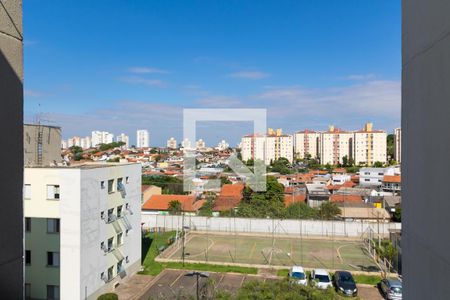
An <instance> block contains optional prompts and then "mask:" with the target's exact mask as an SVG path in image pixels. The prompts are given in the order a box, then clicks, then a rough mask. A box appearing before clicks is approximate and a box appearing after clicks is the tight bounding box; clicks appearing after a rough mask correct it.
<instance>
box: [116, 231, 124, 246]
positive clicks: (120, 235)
mask: <svg viewBox="0 0 450 300" xmlns="http://www.w3.org/2000/svg"><path fill="white" fill-rule="evenodd" d="M122 236H123V233H119V234H118V235H117V246H120V245H122V244H123V239H122Z"/></svg>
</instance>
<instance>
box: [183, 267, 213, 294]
mask: <svg viewBox="0 0 450 300" xmlns="http://www.w3.org/2000/svg"><path fill="white" fill-rule="evenodd" d="M184 276H189V277H193V276H195V277H196V278H197V300H199V299H200V296H199V294H198V278H199V277H203V278H208V277H209V273H203V272H197V271H191V272H187V273H186V274H185V275H184Z"/></svg>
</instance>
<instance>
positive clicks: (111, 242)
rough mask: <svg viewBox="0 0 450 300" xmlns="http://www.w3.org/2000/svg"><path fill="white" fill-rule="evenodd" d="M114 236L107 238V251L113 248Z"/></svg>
mask: <svg viewBox="0 0 450 300" xmlns="http://www.w3.org/2000/svg"><path fill="white" fill-rule="evenodd" d="M113 243H114V238H113V237H112V238H110V239H108V252H109V251H112V250H113Z"/></svg>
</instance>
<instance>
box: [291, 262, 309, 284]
mask: <svg viewBox="0 0 450 300" xmlns="http://www.w3.org/2000/svg"><path fill="white" fill-rule="evenodd" d="M289 279H290V280H291V281H293V282H295V283H297V284H301V285H307V284H308V279H307V278H306V274H305V270H304V269H303V268H302V267H300V266H293V267H292V268H291V270H290V271H289Z"/></svg>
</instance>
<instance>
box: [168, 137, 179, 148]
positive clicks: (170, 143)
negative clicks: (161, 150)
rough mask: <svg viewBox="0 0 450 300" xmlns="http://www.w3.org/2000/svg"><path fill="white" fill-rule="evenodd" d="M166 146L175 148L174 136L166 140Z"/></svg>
mask: <svg viewBox="0 0 450 300" xmlns="http://www.w3.org/2000/svg"><path fill="white" fill-rule="evenodd" d="M167 148H169V149H176V148H177V140H176V139H175V138H174V137H171V138H170V139H168V140H167Z"/></svg>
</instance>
